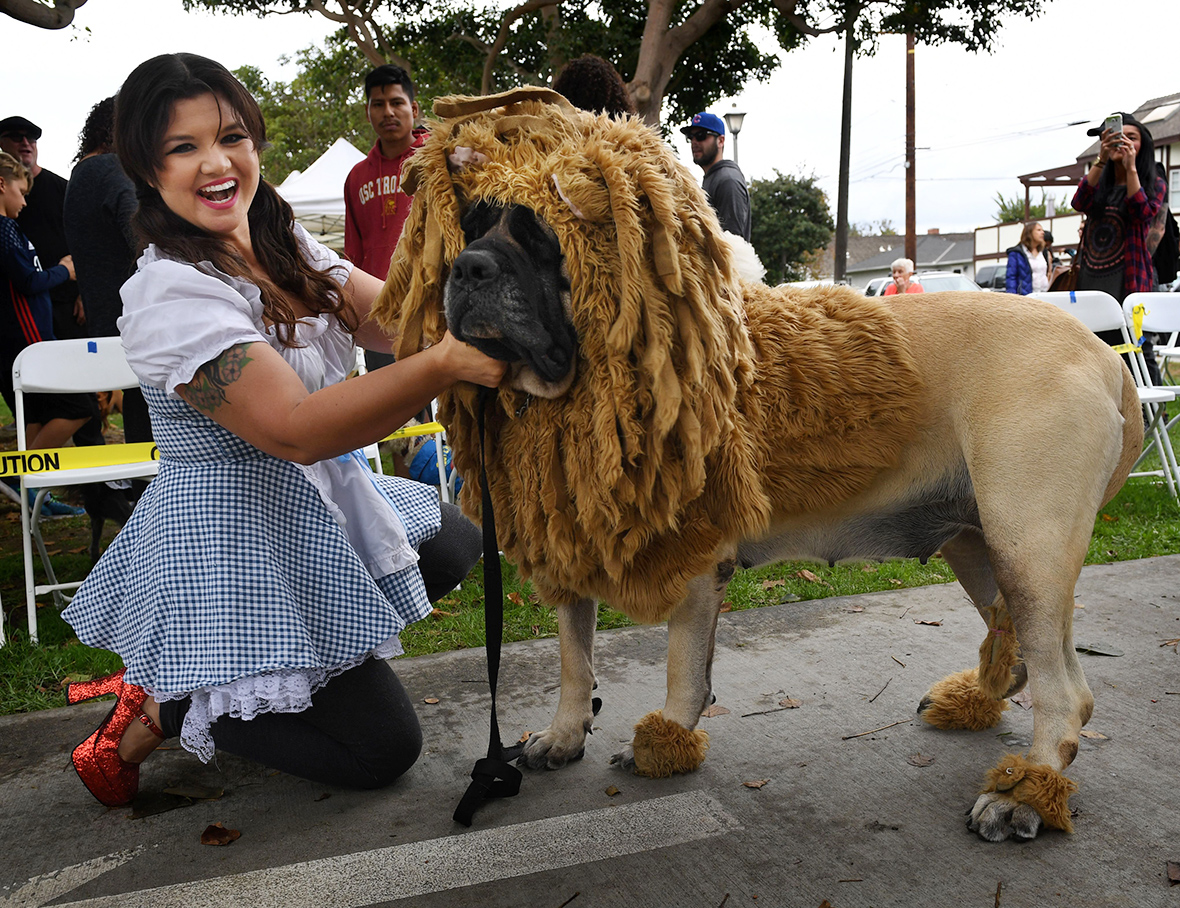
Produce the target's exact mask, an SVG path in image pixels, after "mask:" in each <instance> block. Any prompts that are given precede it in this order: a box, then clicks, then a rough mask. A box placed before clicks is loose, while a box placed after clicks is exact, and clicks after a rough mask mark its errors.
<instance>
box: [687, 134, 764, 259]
mask: <svg viewBox="0 0 1180 908" xmlns="http://www.w3.org/2000/svg"><path fill="white" fill-rule="evenodd" d="M680 131H681V132H682V133H684V134H685V135H686V136H688V139H689V142H690V144H691V146H692V162H693V163H694V164H696V165H698V166H699V167H700V168H701V170H703V171H704V172H705V179H704V182H703V184H702V186H703V188H704V190H705V195H707V196H708V197H709V204H710V205H712V206H713V210H714V211H716V212H717V219H718V220H719V221H721V228H722V229H723V230H727V231H729V232H730V233H736V234H737V235H738V236H740V237H741V238H742V239H743V240H746V241H747V242H749V240H750V191H749V190H748V189H747V188H746V178H745V177H744V176H743V175H742V171H741V169H740V168H739V167H738V166H737V164H735V163H734V162H733V161H727V160H725V158H724V151H725V122H724V121H723V120H722V119H721V118H720V117H719V116H717V115H716V114H711V113H706V112H702V113H699V114H696V115H695V116H693V118H692V123H690V124H689V125H688V126H685V127H683V128H682V129H681V130H680Z"/></svg>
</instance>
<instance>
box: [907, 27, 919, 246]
mask: <svg viewBox="0 0 1180 908" xmlns="http://www.w3.org/2000/svg"><path fill="white" fill-rule="evenodd" d="M914 133H915V129H914V33H913V32H906V36H905V257H906V258H907V259H909V260H910V261H911V262H913V263H914V267H915V268H917V267H918V218H917V211H916V208H917V206H916V202H915V194H914V145H915V141H914V139H915V136H914Z"/></svg>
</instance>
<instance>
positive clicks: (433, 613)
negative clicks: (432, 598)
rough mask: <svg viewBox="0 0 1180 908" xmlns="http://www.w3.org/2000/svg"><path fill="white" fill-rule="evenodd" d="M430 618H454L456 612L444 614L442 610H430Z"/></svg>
mask: <svg viewBox="0 0 1180 908" xmlns="http://www.w3.org/2000/svg"><path fill="white" fill-rule="evenodd" d="M430 617H431V618H453V617H455V613H454V612H444V611H443V610H442V609H440V608H432V609H431V610H430Z"/></svg>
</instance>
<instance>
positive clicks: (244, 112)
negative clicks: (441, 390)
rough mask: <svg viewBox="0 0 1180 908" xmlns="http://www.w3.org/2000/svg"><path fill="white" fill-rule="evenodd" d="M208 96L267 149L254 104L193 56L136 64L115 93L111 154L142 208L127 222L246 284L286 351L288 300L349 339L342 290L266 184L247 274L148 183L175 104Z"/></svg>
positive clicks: (233, 253)
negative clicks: (330, 321)
mask: <svg viewBox="0 0 1180 908" xmlns="http://www.w3.org/2000/svg"><path fill="white" fill-rule="evenodd" d="M205 94H212V95H214V96H216V97H217V98H219V99H220V100H222V101H224V102H225V103H226V105H227V106H228V107H229V108H230V109H231V110H233V111H234V113H235V114H237V115H238V116H239V117H240V118H241V122H242V125H243V126H244V127H245V130H244V131H245V133H246V134H247V135H248V136H249V138H250V141H251V142H253V143H254V148H255V150H256V151H261V150H263V149H265V148H267V147H269V143H268V142H267V141H266V124H265V122H264V121H263V119H262V111H261V110H259V108H258V102H257V101H255V100H254V97H253V96H252V95H251V94H250V92H249V91H247V90H246V87H245V86H244V85H242V83H241V82H239V81H238V80H237V79H236V78H234V75H233V73H231V72H230V71H229V70H227V69H226V68H225V67H224V66H222V65H221V64H220V63H216V62H214V61H213V60H210V59H208V58H206V57H200V56H197V55H196V54H163V55H161V56H159V57H153V58H152V59H151V60H148V61H147V62H146V63H141V64H140V65H139V66H137V67H136V68H135V70H134V71H133V72H132V73H131V75H129V76H128V77H127V81H126V82H124V83H123V87H122V88H120V89H119V94H118V95H117V96H116V98H117V100H116V102H115V148H116V150H117V152H118V155H119V162H120V163H121V164H122V165H123V170H124V171H126V173H127V176H129V177H131V180H132V182H133V183H134V184H135V194H136V197H137V198H138V200H139V209H138V210H137V211H136V212H135V216H134V219H133V220H132V224H133V225H134V227H135V230H136V233H137V234H138V235H139V239H140V240H141V242H143V243H144V244H147V243H155V244H156V246H158V247H159V248H160V249H161V250H163V251H164V252H166V253H168V254H169V255H171V256H173V257H175V258H177V259H180V260H181V261H185V262H194V263H195V262H201V261H209V262H212V263H213V265H214V266H216V267H217V268H219V269H220V270H221V271H224V272H225V273H226V274H228V275H230V276H231V277H238V278H242V279H244V280H247V281H249V282H250V283H252V284H254V285H255V286H257V287H258V289H259V292H260V293H261V294H262V311H263V315H264V316H266V318H268V319H270V320H271V321H272V322H273V323H274V324H275V328H276V335H277V336H278V339H279V341H280V343H282V344H283V346H285V347H294V346H297V343H296V341H295V339H294V338H295V322H296V321H297V318H296V315H295V311H294V309H293V308H292V306H291V303H290V299H298V300H301V301H303V302H304V303H305V304H306V305H307V306H308V308H310V309H311V310H312V311H313V312H320V313H330V314H332V315H335V316H336V317H337V318H338V319H339V320H340V323H341V324H342V325H343V326H344V328H345V329H347V330H348V331H349V332H350V333H355V332H356V329H357V324H356V318H355V316H354V315H353V313H352V310H351V309H350V308H349V307H348V306H347V305H346V304H345V301H344V299H343V297H342V295H341V293H340V287H339V286H338V285H337V283H336V282H335V281H334V280H333V279H332V277H331V276H330V275H329V274H328V273H326V272H321V271H317V270H316V269H315V268H313V267H312V266H311V265H310V264H309V263H308V262H307V260H306V259H305V258H304V257H303V254H302V253H301V252H300V249H299V241H298V239H297V238H296V236H295V230H294V227H293V222H294V215H293V213H292V211H291V206H290V205H288V204H287V202H286V201H285V200H284V199H283V198H282V196H280V195H279V194H278V193H277V192H276V191H275V189H274V187H273V186H271V185H270V184H269V183H267V182H266V181H265V180H259V182H258V191H257V192H256V193H255V194H254V200H253V202H251V204H250V211H249V213H248V218H249V224H250V238H251V242H252V244H253V247H254V254H255V255H256V256H257V258H258V261H259V262H260V263H261V264H262V267H263V269H264V273H259V272H258V271H256V270H254V269H252V268H251V267H250V266H249V265H248V264H246V261H245V260H244V259H243V258H242V256H241V254H240V253H239V252H238V251H237V250H235V249H234V248H233V246H232V245H230V244H229V243H227V242H226V241H224V240H223V239H221V238H220V237H216V236H213V235H212V234H209V233H206V232H205V231H204V230H202V229H201V228H200V227H197V226H196V225H194V224H191V223H189V222H188V221H186V220H185V219H184V218H182V217H180V215H178V214H176V213H175V212H173V211H172V210H171V209H170V208H168V206H167V205H166V204H165V203H164V200H163V199H162V198H161V197H160V193H159V190H157V189H156V188H155V187H154V186H153V185H152V184H153V183H154V182H155V181H156V178H157V174H158V173H159V170H160V167H161V166H162V163H163V145H164V142H163V140H164V132H165V130H166V129H167V128H168V121H169V118H170V117H171V116H172V108H173V105H175V104H176V102H177V101H183V100H187V99H189V98H199V97H201V96H202V95H205Z"/></svg>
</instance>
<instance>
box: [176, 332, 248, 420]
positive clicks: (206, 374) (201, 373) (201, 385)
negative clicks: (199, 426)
mask: <svg viewBox="0 0 1180 908" xmlns="http://www.w3.org/2000/svg"><path fill="white" fill-rule="evenodd" d="M249 347H250V345H249V344H238V345H237V346H234V347H230V348H229V349H228V350H226V351H225V352H224V353H222V354H221V356H219V357H217V359H214V360H210V361H209V362H207V363H205V365H203V366H201V368H199V369H198V370H197V374H196V375H194V376H193V380H192V381H191V382H189V383H188V384H187V385H185V386H184V388H183V391H184V395H183V396H184V399H185V400H187V401H188V402H189V403H190V404H192V405H193V406H194V407H196V408H197V409H198V410H200V411H201V412H202V413H206V414H209V415H212V414H213V412H214V411H215V410H216V409H217V408H218V407H220V406H221V405H222V404H224V403H226V402H227V401H228V400H229V398H227V397H226V396H225V389H226V388H228V387H229V385H230V384H232V383H233V382H235V381H237V380H238V379H239V378H241V377H242V369H243V368H244V367H245V365H246V363H248V362H251V360H252V357H250V356H249V355H248V354H247V351H248V350H249Z"/></svg>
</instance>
